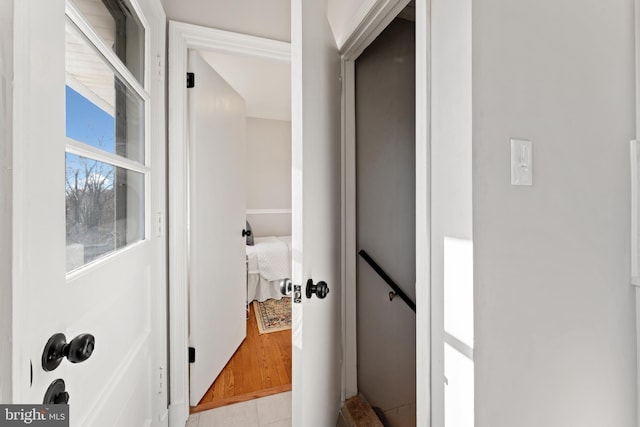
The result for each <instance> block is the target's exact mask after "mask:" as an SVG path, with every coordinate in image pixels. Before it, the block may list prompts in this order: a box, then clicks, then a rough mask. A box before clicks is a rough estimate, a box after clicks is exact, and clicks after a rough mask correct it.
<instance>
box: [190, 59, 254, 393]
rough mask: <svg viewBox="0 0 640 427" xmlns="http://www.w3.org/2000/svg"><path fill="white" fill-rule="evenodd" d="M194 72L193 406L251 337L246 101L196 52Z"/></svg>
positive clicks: (191, 326)
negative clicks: (246, 235) (248, 330)
mask: <svg viewBox="0 0 640 427" xmlns="http://www.w3.org/2000/svg"><path fill="white" fill-rule="evenodd" d="M188 68H189V72H193V73H194V74H195V87H193V88H191V89H189V90H188V97H189V107H188V108H189V124H190V127H189V199H190V201H189V346H190V347H193V348H195V356H196V357H195V362H193V363H192V364H191V367H190V381H189V389H190V392H189V401H190V405H191V406H195V405H197V404H198V402H199V401H200V399H201V398H202V396H204V394H205V393H206V391H207V389H208V388H209V387H210V386H211V383H212V382H213V380H214V379H215V378H216V377H217V376H218V374H219V373H220V371H222V368H224V366H225V365H226V364H227V362H228V361H229V359H230V358H231V356H233V353H234V352H235V351H236V349H237V348H238V346H239V345H240V344H241V343H242V341H243V340H244V338H245V336H246V319H245V313H246V312H245V308H246V298H247V289H246V266H245V238H244V237H243V235H242V230H243V229H244V228H245V213H246V190H245V188H246V177H245V172H244V167H243V166H244V158H245V153H246V141H245V102H244V99H243V98H242V97H241V96H240V95H238V93H237V92H236V91H235V90H234V89H233V88H232V87H231V86H229V84H228V83H227V82H225V81H224V79H223V78H222V77H221V76H220V75H219V74H218V73H216V72H215V71H214V70H213V69H212V68H211V66H209V64H207V63H206V62H205V61H204V60H203V59H202V57H201V56H200V55H199V54H198V53H197V52H196V51H194V50H190V51H189V67H188Z"/></svg>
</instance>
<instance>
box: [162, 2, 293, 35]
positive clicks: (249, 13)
mask: <svg viewBox="0 0 640 427" xmlns="http://www.w3.org/2000/svg"><path fill="white" fill-rule="evenodd" d="M163 4H164V6H165V11H166V13H167V19H169V20H173V21H181V22H187V23H189V24H196V25H202V26H205V27H211V28H217V29H221V30H226V31H233V32H236V33H242V34H250V35H252V36H258V37H265V38H269V39H274V40H280V41H285V42H289V41H291V1H290V0H270V1H263V0H234V1H223V0H189V1H184V0H164V1H163Z"/></svg>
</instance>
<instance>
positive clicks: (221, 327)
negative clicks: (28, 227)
mask: <svg viewBox="0 0 640 427" xmlns="http://www.w3.org/2000/svg"><path fill="white" fill-rule="evenodd" d="M189 67H193V69H194V70H195V69H197V70H198V72H197V73H195V75H194V76H193V80H194V83H193V86H194V87H193V88H191V89H189V90H188V92H187V97H188V100H189V101H188V105H189V110H188V113H187V114H188V116H189V118H188V121H189V123H190V135H189V143H188V146H189V148H188V150H189V165H188V169H189V180H190V181H189V190H188V191H189V220H190V225H189V235H188V238H189V251H190V254H189V267H188V268H189V345H190V347H191V348H193V350H191V351H192V352H193V353H195V354H196V358H195V359H196V360H195V361H193V360H192V361H191V364H190V406H191V409H190V412H191V413H197V412H201V411H204V410H208V409H213V408H218V407H221V406H225V405H228V404H232V403H238V402H242V401H246V400H251V399H255V398H258V397H264V396H269V395H271V394H277V393H282V392H286V391H290V390H291V342H292V341H291V303H290V297H289V296H287V295H283V293H282V292H281V289H280V285H281V283H282V282H283V281H284V280H286V279H288V278H290V277H291V172H290V171H291V117H290V116H291V104H290V99H291V92H290V87H291V77H290V68H289V65H288V64H287V63H284V62H282V61H273V60H269V59H264V58H255V57H250V56H246V55H239V54H233V53H222V52H216V51H207V50H202V49H198V50H195V49H191V50H190V52H189ZM190 72H191V71H190ZM209 75H211V76H212V77H211V78H212V79H214V80H216V81H217V83H216V84H215V85H213V86H209V84H208V82H207V81H204V79H208V78H209V77H207V76H209ZM205 89H206V90H207V93H204V94H203V93H202V91H203V90H205ZM227 92H228V93H227ZM236 109H237V111H235V110H236ZM218 120H219V122H218ZM235 120H237V123H238V126H237V127H235V128H234V127H233V126H229V123H232V122H234V121H235ZM202 122H206V123H204V124H203V123H202ZM239 128H241V129H239ZM230 140H234V141H236V140H237V141H236V142H234V143H232V144H229V141H230ZM223 171H224V172H223ZM238 204H240V205H242V210H241V211H237V210H236V211H234V209H236V208H237V205H238ZM217 221H224V222H225V223H224V224H218V225H215V224H212V223H215V222H217ZM229 229H231V233H230V234H228V230H229ZM239 239H241V242H240V243H239ZM238 244H240V246H241V247H242V249H241V253H238V252H237V251H236V248H237V247H238ZM216 258H217V259H216ZM207 259H208V260H209V261H207ZM228 268H231V270H232V272H231V273H228V274H226V273H225V271H226V270H227V269H228ZM232 281H235V284H233V285H232V284H231V283H230V282H232ZM238 287H241V288H242V289H241V293H242V298H241V301H240V300H238V299H237V298H235V299H232V295H234V296H235V295H236V294H237V293H238V289H237V288H238ZM203 298H208V299H209V302H206V301H205V302H204V303H203ZM212 311H216V312H217V313H211V312H212ZM240 311H242V312H243V318H242V319H239V318H238V313H239V312H240ZM221 312H224V313H225V314H224V316H222V317H221V316H220V313H221ZM245 313H246V314H245ZM203 319H204V320H203ZM234 330H238V331H240V330H242V335H241V336H240V335H239V333H238V334H234V333H231V332H230V331H234ZM203 341H206V342H203ZM205 347H209V348H208V350H207V351H208V352H207V353H204V354H205V357H207V358H210V359H211V361H210V360H204V361H203V360H197V354H198V353H199V352H200V349H201V348H205ZM221 358H222V359H221ZM198 362H199V363H200V365H199V366H196V365H195V363H198ZM205 364H206V365H211V366H203V365H205ZM213 365H215V366H213ZM202 373H204V375H205V377H204V378H203V375H202ZM209 377H210V378H209ZM194 383H197V384H194ZM203 384H204V385H205V386H207V385H208V388H206V390H205V388H203ZM209 384H210V385H209Z"/></svg>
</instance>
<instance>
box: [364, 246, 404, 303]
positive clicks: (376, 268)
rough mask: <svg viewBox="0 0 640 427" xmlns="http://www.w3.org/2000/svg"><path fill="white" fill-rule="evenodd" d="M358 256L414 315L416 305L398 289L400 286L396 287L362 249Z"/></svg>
mask: <svg viewBox="0 0 640 427" xmlns="http://www.w3.org/2000/svg"><path fill="white" fill-rule="evenodd" d="M358 255H360V256H361V257H362V259H364V260H365V261H366V262H367V264H369V265H370V266H371V268H373V270H374V271H375V272H376V273H378V276H380V277H381V278H382V280H384V281H385V282H386V283H387V285H389V287H391V289H393V292H394V293H395V295H397V296H399V297H400V299H402V301H404V302H405V304H407V305H408V306H409V308H410V309H411V310H413V312H414V313H415V312H416V303H415V302H413V301H411V299H409V297H408V296H407V294H405V293H404V291H403V290H402V289H400V286H398V285H397V284H396V282H394V281H393V279H391V277H389V275H388V274H387V273H386V272H385V271H384V270H383V269H382V267H380V266H379V265H378V263H376V262H375V261H374V260H373V259H372V258H371V257H370V256H369V254H368V253H367V252H366V251H365V250H364V249H360V251H359V252H358ZM390 299H393V298H392V297H390Z"/></svg>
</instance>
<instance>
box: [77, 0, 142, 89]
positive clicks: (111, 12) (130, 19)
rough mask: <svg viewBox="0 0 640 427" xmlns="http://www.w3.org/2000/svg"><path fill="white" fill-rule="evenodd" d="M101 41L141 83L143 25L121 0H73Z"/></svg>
mask: <svg viewBox="0 0 640 427" xmlns="http://www.w3.org/2000/svg"><path fill="white" fill-rule="evenodd" d="M73 3H74V4H75V5H76V7H77V8H78V10H79V11H80V12H81V14H82V16H83V17H84V18H85V19H86V20H87V21H88V22H89V24H90V25H91V26H92V27H93V29H94V30H95V32H96V33H98V35H99V36H100V37H101V38H102V41H104V43H105V44H106V45H107V46H109V47H110V48H111V49H112V50H113V52H114V53H115V54H116V55H117V56H118V58H120V60H121V61H122V62H123V63H124V65H126V67H127V68H128V69H129V71H131V74H133V75H134V76H135V77H136V79H138V81H139V82H140V83H141V84H143V85H144V27H143V26H142V23H141V22H140V19H138V17H137V16H136V14H135V12H134V9H133V7H131V3H129V2H128V1H125V0H73Z"/></svg>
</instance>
